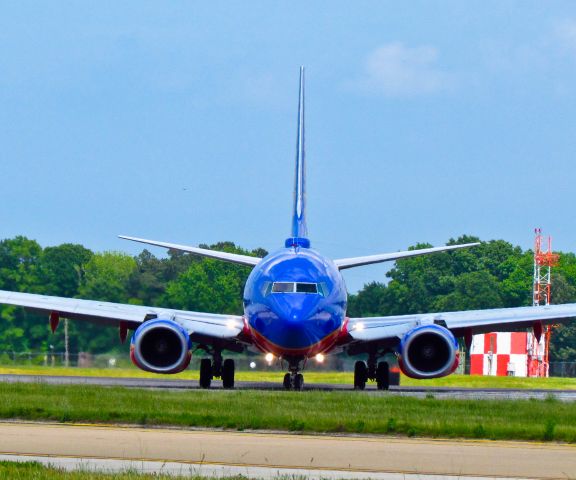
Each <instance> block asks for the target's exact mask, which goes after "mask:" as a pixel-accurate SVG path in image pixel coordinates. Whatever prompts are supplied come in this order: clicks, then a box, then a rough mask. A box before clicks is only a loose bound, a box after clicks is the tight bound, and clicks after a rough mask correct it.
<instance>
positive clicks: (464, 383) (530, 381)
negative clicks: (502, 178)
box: [0, 366, 576, 390]
mask: <svg viewBox="0 0 576 480" xmlns="http://www.w3.org/2000/svg"><path fill="white" fill-rule="evenodd" d="M0 374H14V375H57V376H83V377H111V378H162V379H174V380H198V372H196V371H194V370H186V371H184V372H181V373H178V374H176V375H158V374H155V373H149V372H144V371H142V370H139V369H137V368H136V367H134V368H77V367H68V368H66V367H42V366H40V367H37V366H17V367H6V366H4V367H0ZM282 377H283V372H280V371H257V370H256V371H239V372H236V380H238V381H246V382H276V383H278V384H280V383H281V382H282ZM304 379H305V381H306V383H307V384H311V383H328V384H345V385H353V384H354V375H353V373H351V372H323V371H306V372H304ZM400 384H401V385H403V386H412V387H457V388H512V389H522V390H524V389H530V390H532V389H541V390H576V378H558V377H555V378H522V377H492V376H486V377H484V376H480V375H473V376H471V375H449V376H448V377H443V378H435V379H432V380H415V379H412V378H408V377H406V376H402V378H401V380H400Z"/></svg>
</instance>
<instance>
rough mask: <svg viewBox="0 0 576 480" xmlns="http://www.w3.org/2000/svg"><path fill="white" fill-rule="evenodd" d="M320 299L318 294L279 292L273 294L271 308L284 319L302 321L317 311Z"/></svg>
mask: <svg viewBox="0 0 576 480" xmlns="http://www.w3.org/2000/svg"><path fill="white" fill-rule="evenodd" d="M319 301H320V299H319V297H317V296H316V295H305V294H301V295H298V294H286V295H283V294H279V295H274V296H273V298H272V301H271V302H270V308H271V309H272V311H273V312H274V313H275V314H276V315H277V316H278V318H280V319H282V320H284V321H287V322H291V323H292V322H294V323H302V322H304V321H306V320H308V319H309V318H310V317H312V316H313V315H314V314H315V313H316V311H317V309H318V303H319Z"/></svg>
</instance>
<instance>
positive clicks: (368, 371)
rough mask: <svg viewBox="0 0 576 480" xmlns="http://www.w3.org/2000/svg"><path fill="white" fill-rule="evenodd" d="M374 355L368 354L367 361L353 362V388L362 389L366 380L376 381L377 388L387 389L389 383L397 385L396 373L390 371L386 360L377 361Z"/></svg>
mask: <svg viewBox="0 0 576 480" xmlns="http://www.w3.org/2000/svg"><path fill="white" fill-rule="evenodd" d="M377 358H378V357H377V356H376V355H369V357H368V363H366V362H364V361H361V360H359V361H357V362H356V363H355V364H354V389H355V390H364V389H365V388H366V382H367V381H368V380H375V381H376V388H378V390H388V389H389V388H390V385H391V384H392V385H398V384H399V379H398V378H397V375H394V374H392V373H391V372H390V364H389V363H388V362H385V361H384V362H378V361H377Z"/></svg>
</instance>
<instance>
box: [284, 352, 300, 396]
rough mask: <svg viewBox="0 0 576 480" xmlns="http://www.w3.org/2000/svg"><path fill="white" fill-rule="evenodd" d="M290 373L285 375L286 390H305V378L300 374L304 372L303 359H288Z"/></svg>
mask: <svg viewBox="0 0 576 480" xmlns="http://www.w3.org/2000/svg"><path fill="white" fill-rule="evenodd" d="M286 360H288V369H289V370H290V372H289V373H287V374H286V375H284V381H283V382H282V385H283V386H284V388H285V389H286V390H297V391H300V390H302V389H303V388H304V376H303V375H302V374H301V373H299V372H300V370H302V358H300V357H294V358H287V359H286Z"/></svg>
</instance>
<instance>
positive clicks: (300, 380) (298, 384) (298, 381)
mask: <svg viewBox="0 0 576 480" xmlns="http://www.w3.org/2000/svg"><path fill="white" fill-rule="evenodd" d="M303 388H304V376H303V375H302V374H301V373H297V374H296V375H295V376H294V390H296V391H300V390H302V389H303Z"/></svg>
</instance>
